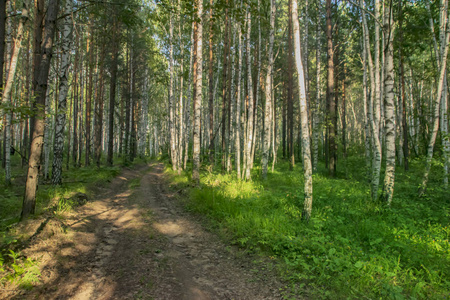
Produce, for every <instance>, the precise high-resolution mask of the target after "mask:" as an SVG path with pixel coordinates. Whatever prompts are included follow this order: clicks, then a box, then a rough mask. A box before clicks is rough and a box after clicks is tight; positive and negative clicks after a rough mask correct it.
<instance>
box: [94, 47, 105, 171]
mask: <svg viewBox="0 0 450 300" xmlns="http://www.w3.org/2000/svg"><path fill="white" fill-rule="evenodd" d="M98 65H99V67H100V71H99V77H98V80H97V82H98V87H97V89H96V92H95V94H96V97H95V98H96V103H95V104H96V105H95V107H96V109H95V112H94V114H95V125H94V156H95V163H96V165H97V167H100V162H101V158H102V134H103V90H104V82H103V78H104V73H105V44H104V42H102V45H101V50H100V59H99V62H98Z"/></svg>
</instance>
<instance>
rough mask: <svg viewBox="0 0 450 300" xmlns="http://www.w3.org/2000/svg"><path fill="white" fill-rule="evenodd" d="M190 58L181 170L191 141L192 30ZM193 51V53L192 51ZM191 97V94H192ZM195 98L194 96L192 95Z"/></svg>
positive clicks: (193, 46) (184, 164) (193, 47)
mask: <svg viewBox="0 0 450 300" xmlns="http://www.w3.org/2000/svg"><path fill="white" fill-rule="evenodd" d="M191 45H192V46H191V51H190V53H191V55H190V56H191V57H190V59H189V76H188V78H189V79H188V82H189V87H188V91H187V94H188V95H187V104H186V113H185V114H186V117H185V123H186V131H185V135H186V136H185V145H184V163H183V168H184V169H186V165H187V161H188V157H189V142H190V139H191V122H190V116H191V84H192V71H193V70H192V69H193V63H194V54H193V52H194V51H195V50H194V49H195V48H196V47H195V45H194V28H192V32H191ZM193 50H194V51H193ZM192 95H193V94H192ZM193 96H194V97H195V95H193Z"/></svg>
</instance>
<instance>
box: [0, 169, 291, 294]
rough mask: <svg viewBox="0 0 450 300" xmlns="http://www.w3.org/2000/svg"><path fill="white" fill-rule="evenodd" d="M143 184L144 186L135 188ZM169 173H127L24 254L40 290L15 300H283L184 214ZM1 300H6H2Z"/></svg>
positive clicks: (267, 279)
mask: <svg viewBox="0 0 450 300" xmlns="http://www.w3.org/2000/svg"><path fill="white" fill-rule="evenodd" d="M139 178H141V179H140V185H139V186H138V187H135V188H134V189H130V188H129V185H130V184H129V183H130V182H131V183H132V184H131V185H135V186H136V185H137V184H136V183H137V182H138V181H139ZM165 187H166V182H165V180H164V175H163V165H162V164H161V163H153V164H151V165H150V166H149V167H141V168H138V169H128V170H125V171H124V172H122V174H121V176H119V177H117V178H115V179H114V180H113V181H112V182H111V184H110V186H109V187H106V188H99V189H98V192H97V194H98V195H102V196H101V197H99V198H98V199H97V200H96V201H93V202H89V203H88V204H86V205H85V206H83V207H81V208H79V209H77V210H76V211H75V212H74V213H72V214H71V215H70V216H69V217H68V219H67V220H66V221H65V222H66V223H67V225H68V226H69V231H68V233H61V230H58V226H57V224H56V223H55V224H53V225H52V224H50V225H48V226H47V227H48V228H47V229H46V231H45V232H46V233H44V234H46V235H48V236H51V235H52V234H53V236H52V237H50V238H46V239H44V238H42V240H39V241H36V242H35V243H34V244H33V245H32V246H31V247H30V248H28V249H27V250H26V251H25V255H27V256H28V257H35V258H40V260H41V261H43V265H42V271H41V273H42V276H41V284H40V285H39V286H38V287H36V288H34V289H33V290H32V291H30V292H26V293H23V292H22V293H20V294H17V293H16V294H14V293H12V294H10V295H8V296H7V297H8V298H13V299H24V298H29V299H34V298H45V299H175V300H178V299H180V300H182V299H186V300H188V299H189V300H190V299H193V300H194V299H195V300H197V299H199V300H202V299H280V298H282V297H281V295H280V289H281V284H280V283H279V282H277V281H276V280H275V279H274V277H273V276H271V275H273V274H272V273H271V271H270V270H269V271H268V270H266V271H262V270H261V268H259V269H257V268H256V267H255V265H253V264H252V263H251V258H249V257H247V256H246V255H242V254H241V255H240V252H239V251H236V250H234V249H233V248H231V247H228V246H226V245H224V244H223V243H221V242H220V241H219V240H218V239H217V237H216V236H214V235H213V234H211V233H209V232H207V231H206V230H205V229H204V228H202V226H201V225H199V222H197V221H196V220H195V218H194V217H192V216H191V215H189V214H187V213H185V212H184V211H183V209H182V208H181V206H180V204H179V200H178V198H177V197H175V195H173V194H171V193H170V192H169V191H168V189H166V188H165ZM0 298H1V297H0Z"/></svg>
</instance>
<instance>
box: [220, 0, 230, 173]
mask: <svg viewBox="0 0 450 300" xmlns="http://www.w3.org/2000/svg"><path fill="white" fill-rule="evenodd" d="M226 5H228V0H227V2H226ZM228 23H229V21H228V8H225V29H224V35H225V36H224V42H223V43H224V45H223V68H222V122H221V126H222V127H221V128H222V170H225V164H226V136H225V135H226V115H227V111H226V106H227V101H226V99H227V76H228V72H227V71H228V52H229V50H230V47H229V42H228V26H229V24H228Z"/></svg>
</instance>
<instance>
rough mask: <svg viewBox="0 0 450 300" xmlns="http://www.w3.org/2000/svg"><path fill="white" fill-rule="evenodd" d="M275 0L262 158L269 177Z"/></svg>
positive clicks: (267, 75) (272, 5) (270, 34)
mask: <svg viewBox="0 0 450 300" xmlns="http://www.w3.org/2000/svg"><path fill="white" fill-rule="evenodd" d="M275 6H276V4H275V0H271V1H270V31H269V51H268V53H267V55H268V60H269V62H268V65H267V73H266V88H265V92H266V105H265V109H264V142H263V153H262V159H261V165H262V178H263V179H266V178H267V164H268V162H269V150H270V132H271V124H272V73H273V43H274V30H275V29H274V28H275V9H276V7H275Z"/></svg>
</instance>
